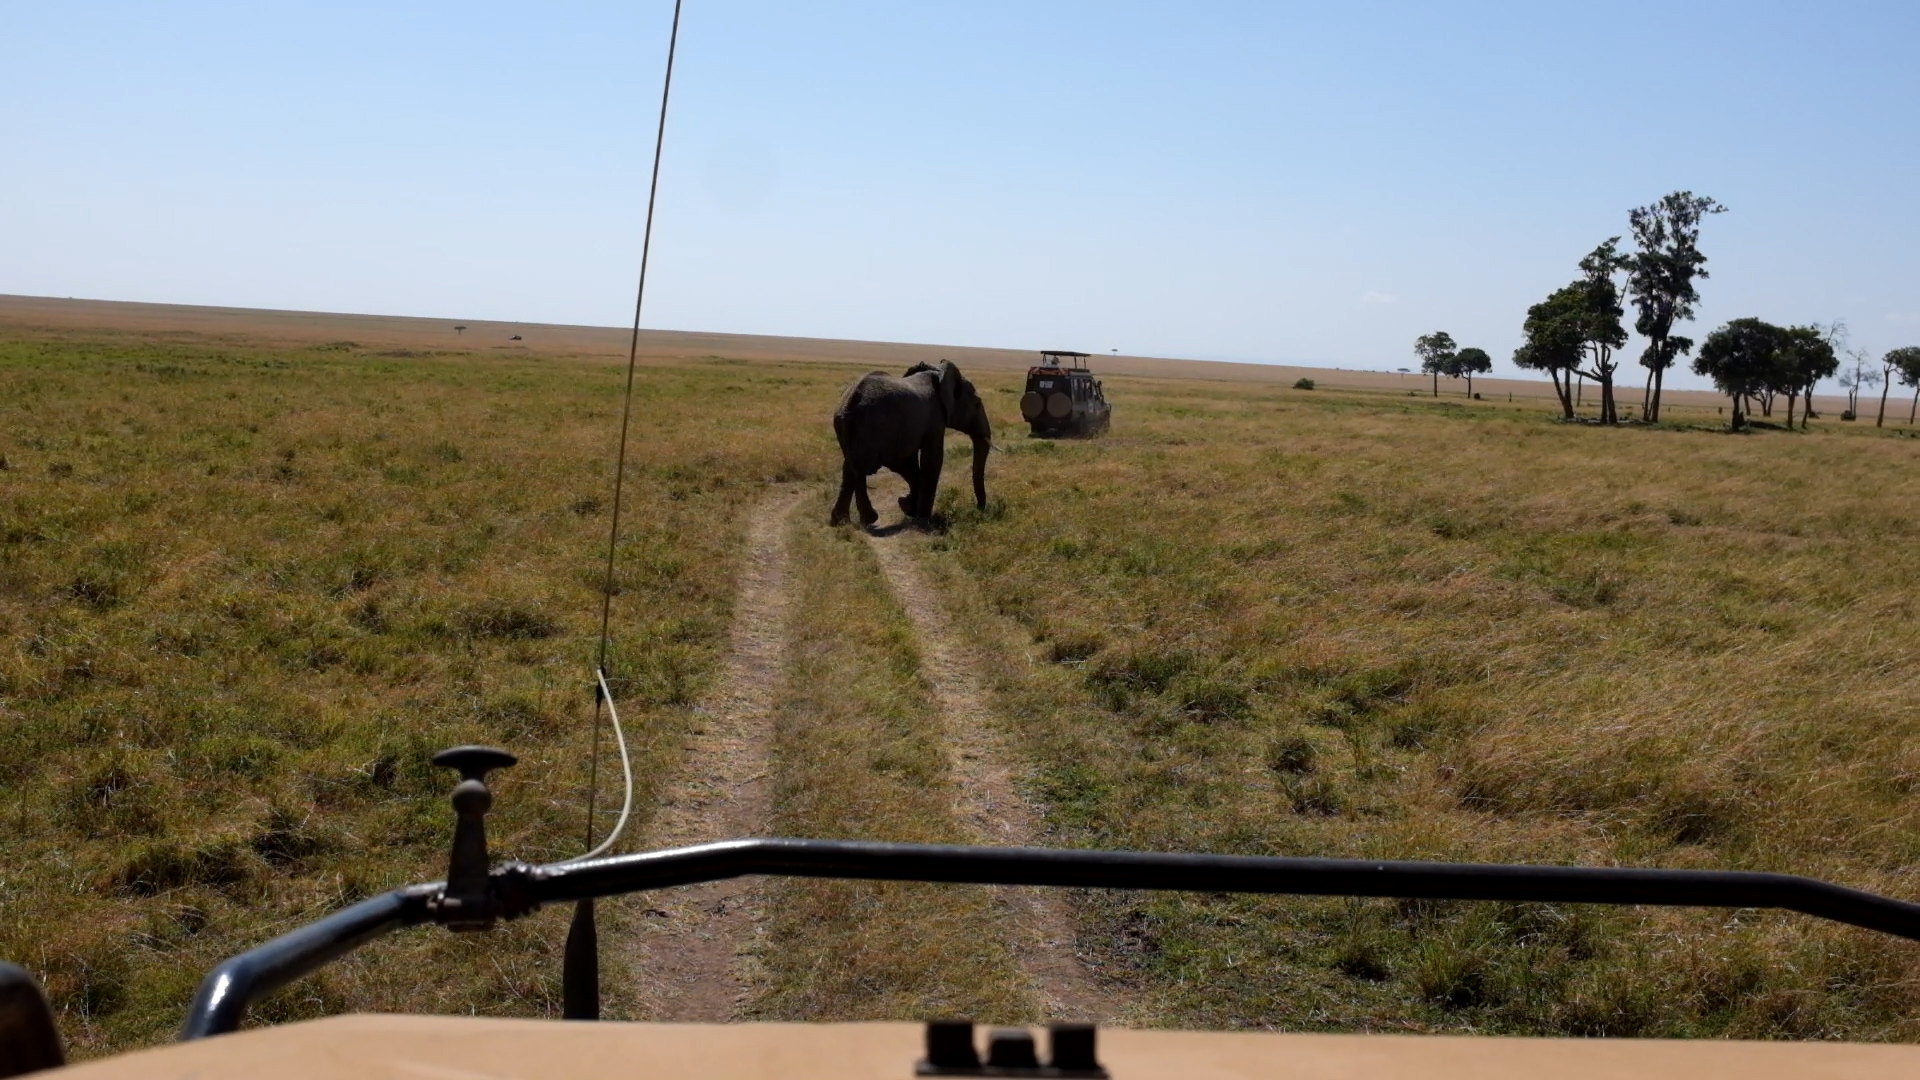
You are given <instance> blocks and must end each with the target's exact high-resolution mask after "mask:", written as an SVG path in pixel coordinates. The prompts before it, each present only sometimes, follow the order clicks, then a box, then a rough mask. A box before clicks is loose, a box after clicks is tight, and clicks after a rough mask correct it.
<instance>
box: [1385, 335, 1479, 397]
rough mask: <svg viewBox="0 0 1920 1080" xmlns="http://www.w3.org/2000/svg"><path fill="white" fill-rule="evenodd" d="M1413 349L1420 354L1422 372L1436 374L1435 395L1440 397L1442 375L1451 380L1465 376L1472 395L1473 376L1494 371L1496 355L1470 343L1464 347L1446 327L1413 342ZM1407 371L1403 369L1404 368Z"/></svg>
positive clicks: (1434, 377)
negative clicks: (1459, 344)
mask: <svg viewBox="0 0 1920 1080" xmlns="http://www.w3.org/2000/svg"><path fill="white" fill-rule="evenodd" d="M1413 351H1414V353H1415V354H1417V355H1418V356H1419V357H1420V371H1421V372H1422V373H1423V374H1427V375H1432V376H1433V396H1434V397H1439V396H1440V376H1442V375H1445V376H1446V377H1447V378H1449V379H1459V378H1465V379H1466V380H1467V391H1466V393H1467V396H1468V397H1472V396H1473V377H1474V376H1475V375H1485V374H1486V373H1487V372H1489V371H1492V370H1493V357H1491V356H1488V355H1487V351H1486V350H1485V349H1476V348H1473V347H1471V346H1469V347H1467V348H1465V349H1462V348H1460V347H1458V346H1457V345H1455V344H1454V342H1453V335H1452V334H1449V333H1447V332H1446V331H1445V330H1440V331H1436V332H1434V333H1431V334H1423V335H1421V336H1420V337H1419V338H1418V339H1417V340H1415V341H1414V343H1413ZM1402 370H1404V369H1402Z"/></svg>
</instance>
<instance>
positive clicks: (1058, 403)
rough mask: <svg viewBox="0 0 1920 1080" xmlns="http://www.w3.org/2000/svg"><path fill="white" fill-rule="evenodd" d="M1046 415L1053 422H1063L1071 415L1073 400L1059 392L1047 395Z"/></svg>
mask: <svg viewBox="0 0 1920 1080" xmlns="http://www.w3.org/2000/svg"><path fill="white" fill-rule="evenodd" d="M1047 415H1048V416H1051V417H1053V418H1054V419H1055V420H1065V419H1066V418H1067V417H1069V416H1071V415H1073V399H1072V398H1070V397H1068V396H1067V395H1065V394H1062V393H1060V392H1059V391H1055V392H1053V393H1051V394H1048V395H1047Z"/></svg>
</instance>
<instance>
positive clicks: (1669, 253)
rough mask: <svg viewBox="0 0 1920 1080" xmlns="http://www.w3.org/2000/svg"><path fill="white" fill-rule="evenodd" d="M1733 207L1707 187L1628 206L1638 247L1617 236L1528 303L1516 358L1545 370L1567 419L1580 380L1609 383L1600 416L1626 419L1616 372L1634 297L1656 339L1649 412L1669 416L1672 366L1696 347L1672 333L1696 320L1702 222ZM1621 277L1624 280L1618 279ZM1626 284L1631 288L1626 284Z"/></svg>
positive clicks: (1646, 356)
mask: <svg viewBox="0 0 1920 1080" xmlns="http://www.w3.org/2000/svg"><path fill="white" fill-rule="evenodd" d="M1725 211H1726V207H1724V206H1722V205H1720V204H1719V203H1718V202H1715V201H1714V200H1712V199H1710V198H1707V197H1706V196H1704V195H1695V194H1694V193H1693V192H1691V191H1676V192H1674V193H1672V194H1671V195H1668V196H1667V197H1666V198H1663V199H1661V200H1660V201H1659V202H1657V203H1654V204H1652V205H1651V206H1642V207H1638V208H1636V209H1634V210H1631V211H1629V212H1628V213H1627V224H1628V226H1629V227H1630V228H1631V230H1632V232H1633V239H1634V243H1635V244H1636V245H1637V247H1638V250H1636V251H1630V252H1623V251H1621V250H1620V237H1618V236H1615V237H1611V238H1610V239H1608V240H1607V241H1606V242H1605V243H1603V244H1601V245H1600V246H1599V247H1596V248H1594V249H1593V250H1592V251H1591V252H1589V253H1588V254H1587V257H1586V258H1584V259H1581V260H1580V276H1579V277H1578V278H1575V279H1574V280H1573V282H1572V283H1571V284H1568V285H1565V286H1563V287H1561V288H1559V289H1556V290H1554V292H1553V294H1552V295H1550V296H1548V297H1547V298H1546V299H1545V300H1542V301H1541V302H1539V303H1537V304H1535V305H1533V306H1532V307H1530V308H1528V309H1527V321H1526V323H1525V325H1524V327H1523V328H1522V329H1523V332H1524V334H1525V342H1524V343H1523V344H1522V345H1521V346H1520V348H1519V349H1517V350H1515V351H1514V354H1513V362H1514V364H1515V365H1517V366H1519V367H1521V368H1524V369H1528V370H1532V371H1544V372H1546V373H1547V375H1548V377H1549V378H1551V379H1552V380H1553V389H1554V393H1555V394H1556V395H1557V396H1558V397H1559V398H1560V407H1561V410H1562V412H1563V413H1564V414H1565V416H1566V417H1567V419H1569V420H1571V419H1573V404H1574V402H1573V393H1574V379H1575V378H1576V377H1577V378H1584V379H1591V380H1593V381H1594V382H1595V383H1598V384H1599V386H1600V422H1601V423H1603V424H1617V423H1619V422H1620V411H1619V407H1618V405H1617V404H1616V403H1615V399H1614V391H1613V381H1614V372H1616V371H1617V370H1619V367H1620V361H1619V358H1618V356H1617V355H1616V353H1617V352H1618V350H1619V349H1620V348H1621V346H1623V345H1625V344H1626V343H1627V329H1626V326H1625V324H1624V323H1623V322H1622V320H1623V319H1624V318H1625V317H1626V303H1628V302H1630V303H1631V304H1632V305H1633V308H1634V313H1635V318H1634V323H1633V328H1634V330H1635V332H1637V333H1638V334H1639V335H1640V336H1641V337H1643V338H1645V339H1646V340H1647V346H1646V348H1645V349H1644V350H1642V351H1641V353H1640V366H1641V367H1644V368H1646V369H1647V384H1646V389H1645V391H1644V392H1643V394H1642V397H1641V415H1642V416H1644V417H1645V418H1646V419H1648V420H1658V419H1660V396H1661V391H1662V389H1663V387H1664V384H1665V382H1666V373H1667V369H1668V368H1670V367H1672V366H1673V364H1674V361H1676V360H1678V359H1679V358H1680V357H1681V356H1684V355H1686V354H1688V353H1690V352H1692V351H1693V341H1692V339H1690V338H1686V337H1682V336H1681V335H1679V334H1675V333H1674V332H1673V329H1674V326H1675V324H1677V323H1680V322H1684V321H1686V320H1688V319H1691V318H1693V309H1694V305H1695V304H1697V303H1699V301H1700V292H1699V290H1698V289H1697V288H1696V287H1695V284H1694V283H1695V282H1697V281H1699V280H1701V279H1703V278H1705V277H1707V276H1708V275H1707V265H1706V264H1707V257H1706V256H1705V255H1703V254H1701V252H1700V223H1701V221H1702V220H1704V219H1705V218H1706V217H1707V215H1709V214H1719V213H1723V212H1725ZM1616 279H1620V280H1616ZM1623 286H1624V287H1623Z"/></svg>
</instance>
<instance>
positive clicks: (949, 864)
mask: <svg viewBox="0 0 1920 1080" xmlns="http://www.w3.org/2000/svg"><path fill="white" fill-rule="evenodd" d="M750 874H764V875H767V876H771V877H804V878H841V879H855V880H867V881H926V882H942V883H950V884H975V885H1043V886H1058V887H1069V888H1098V889H1152V890H1180V891H1189V892H1241V893H1268V894H1281V895H1292V896H1367V897H1394V898H1401V899H1425V900H1506V901H1534V902H1541V903H1570V904H1655V905H1663V906H1671V907H1729V908H1782V909H1785V910H1788V911H1797V912H1800V913H1801V914H1804V915H1812V916H1814V917H1816V918H1821V919H1829V920H1832V921H1835V922H1842V923H1848V924H1850V925H1853V926H1859V927H1864V928H1866V929H1869V930H1878V931H1881V932H1882V933H1887V934H1893V935H1895V936H1897V937H1903V938H1906V939H1908V940H1910V941H1920V904H1913V903H1908V902H1906V901H1904V900H1895V899H1893V898H1891V897H1886V896H1880V895H1878V894H1875V893H1870V892H1863V891H1861V890H1859V889H1849V888H1846V887H1844V886H1840V885H1833V884H1830V883H1828V882H1824V881H1818V880H1815V879H1813V878H1807V877H1798V876H1795V875H1792V874H1770V873H1750V872H1745V871H1726V870H1642V869H1632V868H1624V867H1586V866H1516V865H1502V864H1489V863H1439V862H1393V861H1379V860H1370V859H1311V858H1277V857H1268V856H1249V855H1184V854H1162V853H1156V852H1138V851H1081V850H1062V849H1047V848H991V847H950V846H942V845H934V844H884V843H871V842H866V841H854V840H786V839H778V840H728V841H723V842H720V843H714V844H701V845H699V846H696V847H686V848H675V849H671V850H667V851H653V852H644V853H640V854H634V855H620V856H615V857H612V858H605V859H595V860H592V861H586V862H575V863H555V864H552V865H548V866H529V865H527V864H525V863H507V864H504V865H502V866H499V867H496V868H495V869H493V871H492V872H491V875H490V877H489V881H490V884H491V887H492V899H493V905H494V906H493V909H492V912H491V914H492V916H493V917H497V918H504V919H514V918H519V917H521V916H524V915H528V914H531V913H532V912H534V911H536V910H538V909H539V907H540V906H541V905H542V904H551V903H561V902H566V901H575V900H586V899H593V898H597V897H603V896H619V895H622V894H625V893H631V892H642V891H646V890H650V889H664V888H673V887H675V886H680V885H694V884H698V883H701V882H706V881H721V880H725V879H727V878H735V877H743V876H746V875H750ZM445 891H446V890H445V886H444V885H442V884H440V883H433V884H428V885H414V886H411V887H409V888H405V889H400V890H397V891H395V892H391V893H387V894H385V895H382V896H377V897H374V898H373V899H370V900H363V901H361V902H360V903H358V904H355V905H353V906H352V907H349V908H345V909H343V910H341V911H338V912H336V913H334V914H333V915H330V916H328V917H326V918H324V919H322V920H320V921H319V922H316V923H313V924H311V925H308V926H304V927H301V928H300V929H298V930H295V931H293V932H291V933H288V934H284V935H282V936H280V937H278V938H275V939H273V940H272V941H269V942H267V943H266V944H264V945H261V946H258V947H257V948H254V949H252V950H250V951H248V952H244V953H241V954H240V955H239V956H236V957H234V958H232V959H230V960H227V961H225V962H224V963H222V964H221V965H220V966H218V967H216V968H214V969H213V971H211V972H209V973H208V975H207V977H206V979H205V980H204V981H203V982H202V983H201V984H200V990H199V992H198V993H197V994H195V995H194V999H193V1005H192V1008H191V1010H190V1011H189V1012H188V1014H187V1022H186V1025H185V1027H184V1028H183V1029H182V1031H181V1038H182V1039H197V1038H202V1037H204V1036H207V1035H218V1034H222V1033H224V1032H229V1031H232V1030H234V1029H235V1028H237V1027H239V1026H240V1021H241V1020H242V1019H243V1017H244V1016H245V1013H246V1009H247V1006H248V1005H250V1004H252V1003H253V1002H255V1001H257V1000H259V999H260V998H262V997H265V996H266V995H267V994H269V993H271V992H272V991H274V990H276V989H278V988H280V987H281V986H284V985H286V984H287V983H289V982H292V981H293V980H295V979H297V978H300V977H301V976H303V975H306V974H308V973H310V972H312V971H315V970H317V969H318V968H320V967H321V966H323V965H325V964H326V963H328V962H329V961H331V960H334V959H337V958H338V957H340V956H343V955H345V954H347V953H348V952H351V951H352V950H354V949H356V948H358V947H360V946H361V945H363V944H366V943H367V942H369V941H372V940H373V939H374V938H377V937H380V936H382V935H384V934H387V933H390V932H391V931H394V930H397V929H400V928H401V927H403V926H411V925H416V924H418V923H423V922H434V921H439V922H448V923H452V922H453V921H454V919H455V917H456V914H457V917H458V918H460V919H462V920H465V922H463V923H462V924H461V925H471V924H472V920H473V919H474V918H475V915H474V911H473V908H472V901H471V899H469V901H468V903H467V905H466V906H465V907H463V908H461V909H460V911H459V912H458V913H451V912H447V911H444V910H442V909H441V908H442V905H441V901H443V900H444V896H443V895H442V894H444V892H445Z"/></svg>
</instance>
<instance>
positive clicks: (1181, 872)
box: [520, 840, 1920, 941]
mask: <svg viewBox="0 0 1920 1080" xmlns="http://www.w3.org/2000/svg"><path fill="white" fill-rule="evenodd" d="M520 872H521V873H523V874H526V875H528V880H527V881H526V883H525V884H526V888H527V895H528V896H529V897H530V898H531V899H533V900H534V901H535V902H538V903H551V902H561V901H567V900H574V899H578V898H580V897H585V896H608V895H613V894H616V893H628V892H638V891H642V890H647V889H659V888H668V887H672V886H676V885H690V884H694V883H697V882H703V881H717V880H721V879H724V878H731V877H740V876H742V875H746V874H770V875H774V876H781V877H822V878H857V879H867V880H876V881H934V882H949V883H970V884H980V885H1050V886H1066V887H1074V888H1091V889H1169V890H1185V891H1191V892H1248V893H1279V894H1289V895H1295V896H1374V897H1398V898H1405V899H1431V900H1509V901H1536V902H1543V903H1568V904H1655V905H1664V906H1675V907H1754V908H1784V909H1787V910H1790V911H1798V912H1801V913H1802V914H1806V915H1814V916H1817V917H1819V918H1823V919H1831V920H1834V921H1836V922H1843V923H1849V924H1851V925H1853V926H1860V927H1864V928H1866V929H1869V930H1879V931H1882V932H1885V933H1889V934H1894V935H1896V936H1899V937H1904V938H1908V939H1911V940H1915V941H1920V904H1913V903H1908V902H1906V901H1904V900H1895V899H1893V898H1891V897H1886V896H1879V895H1876V894H1874V893H1869V892H1862V891H1860V890H1858V889H1849V888H1845V887H1843V886H1839V885H1832V884H1828V883H1827V882H1824V881H1816V880H1814V879H1812V878H1805V877H1796V876H1794V875H1790V874H1766V873H1750V872H1745V871H1728V870H1642V869H1632V868H1625V867H1587V866H1512V865H1500V864H1483V863H1437V862H1393V861H1384V860H1382V861H1375V860H1365V859H1290V858H1272V857H1266V856H1248V855H1178V854H1160V853H1154V852H1138V851H1077V850H1058V849H1046V848H987V847H947V846H940V845H932V844H877V843H866V842H861V841H845V840H731V841H726V842H723V843H718V844H704V845H701V846H699V847H689V848H679V849H675V850H671V851H658V852H649V853H644V854H638V855H623V856H620V857H617V858H611V859H599V860H595V861H592V862H584V863H575V864H573V865H570V866H556V867H529V868H524V869H523V870H522V871H520Z"/></svg>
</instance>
